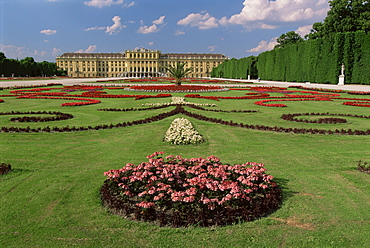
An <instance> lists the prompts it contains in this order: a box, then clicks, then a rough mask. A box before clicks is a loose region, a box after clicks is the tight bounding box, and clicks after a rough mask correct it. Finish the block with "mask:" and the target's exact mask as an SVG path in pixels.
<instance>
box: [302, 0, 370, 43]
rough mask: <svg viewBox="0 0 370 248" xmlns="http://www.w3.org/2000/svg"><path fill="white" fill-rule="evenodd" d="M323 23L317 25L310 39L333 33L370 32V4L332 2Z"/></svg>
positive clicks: (359, 0) (348, 0) (344, 0)
mask: <svg viewBox="0 0 370 248" xmlns="http://www.w3.org/2000/svg"><path fill="white" fill-rule="evenodd" d="M329 5H330V10H329V11H328V13H327V16H326V18H325V19H324V22H323V23H315V24H314V25H313V28H312V30H311V33H310V34H308V36H307V37H308V39H317V38H322V37H325V36H327V35H330V34H333V33H343V32H355V31H359V30H363V31H365V32H368V31H370V2H369V1H366V0H331V1H329Z"/></svg>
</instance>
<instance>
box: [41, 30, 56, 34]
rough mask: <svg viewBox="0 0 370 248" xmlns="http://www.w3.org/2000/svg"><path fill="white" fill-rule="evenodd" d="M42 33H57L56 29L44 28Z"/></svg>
mask: <svg viewBox="0 0 370 248" xmlns="http://www.w3.org/2000/svg"><path fill="white" fill-rule="evenodd" d="M40 33H41V34H46V35H53V34H56V33H57V31H56V30H51V29H44V30H41V31H40Z"/></svg>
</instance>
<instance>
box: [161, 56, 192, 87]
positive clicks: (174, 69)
mask: <svg viewBox="0 0 370 248" xmlns="http://www.w3.org/2000/svg"><path fill="white" fill-rule="evenodd" d="M185 65H186V62H185V63H181V62H179V61H177V62H176V64H175V66H167V67H165V69H166V70H167V71H168V73H169V74H170V75H171V77H173V78H175V84H176V85H181V81H182V80H183V79H184V78H185V77H186V76H187V75H189V74H190V73H191V72H192V71H193V68H185Z"/></svg>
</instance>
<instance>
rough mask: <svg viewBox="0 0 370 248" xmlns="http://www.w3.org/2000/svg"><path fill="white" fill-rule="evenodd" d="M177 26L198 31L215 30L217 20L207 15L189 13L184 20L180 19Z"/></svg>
mask: <svg viewBox="0 0 370 248" xmlns="http://www.w3.org/2000/svg"><path fill="white" fill-rule="evenodd" d="M177 24H178V25H183V26H188V25H189V26H191V27H198V28H199V29H210V28H217V27H218V26H219V25H218V20H217V19H216V18H215V17H212V16H211V15H210V14H209V13H205V14H199V13H197V14H194V13H191V14H189V15H188V16H187V17H185V18H184V19H181V20H180V21H178V22H177Z"/></svg>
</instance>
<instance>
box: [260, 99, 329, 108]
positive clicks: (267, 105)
mask: <svg viewBox="0 0 370 248" xmlns="http://www.w3.org/2000/svg"><path fill="white" fill-rule="evenodd" d="M282 101H290V102H292V101H331V100H330V99H329V98H299V99H281V100H262V101H258V102H255V103H254V104H256V105H259V106H264V107H287V106H286V105H285V104H274V103H273V104H266V102H282Z"/></svg>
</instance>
